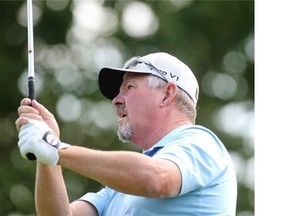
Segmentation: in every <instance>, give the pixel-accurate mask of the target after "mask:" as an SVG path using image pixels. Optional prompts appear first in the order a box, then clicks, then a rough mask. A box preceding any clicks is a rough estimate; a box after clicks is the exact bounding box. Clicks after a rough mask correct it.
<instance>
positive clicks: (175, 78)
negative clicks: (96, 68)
mask: <svg viewBox="0 0 288 216" xmlns="http://www.w3.org/2000/svg"><path fill="white" fill-rule="evenodd" d="M125 73H147V74H153V75H155V76H158V77H160V78H162V79H163V80H165V81H167V82H173V83H175V84H176V85H177V86H178V87H179V88H181V89H182V90H184V91H185V92H186V93H187V94H188V95H189V96H190V97H191V98H192V100H193V102H194V104H195V106H196V104H197V101H198V94H199V86H198V82H197V79H196V78H195V76H194V74H193V72H192V71H191V70H190V68H189V67H188V66H187V65H185V64H184V63H183V62H181V61H180V60H179V59H177V58H176V57H174V56H172V55H170V54H167V53H163V52H159V53H152V54H149V55H146V56H143V57H139V56H137V57H133V58H131V59H130V60H128V61H127V62H126V63H125V64H124V67H123V68H110V67H104V68H102V69H101V70H100V73H99V79H98V82H99V88H100V91H101V93H102V94H103V95H104V96H105V97H107V98H108V99H111V100H113V98H115V97H116V96H117V95H118V93H119V89H120V86H121V84H122V81H123V76H124V74H125Z"/></svg>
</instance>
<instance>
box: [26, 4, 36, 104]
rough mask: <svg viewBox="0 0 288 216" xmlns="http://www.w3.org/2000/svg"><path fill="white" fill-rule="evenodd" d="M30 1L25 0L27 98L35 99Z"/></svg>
mask: <svg viewBox="0 0 288 216" xmlns="http://www.w3.org/2000/svg"><path fill="white" fill-rule="evenodd" d="M32 6H33V5H32V0H27V27H28V97H29V98H30V99H31V100H33V99H35V86H34V37H33V10H32Z"/></svg>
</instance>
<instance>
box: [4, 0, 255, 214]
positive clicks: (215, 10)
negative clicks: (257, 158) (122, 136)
mask: <svg viewBox="0 0 288 216" xmlns="http://www.w3.org/2000/svg"><path fill="white" fill-rule="evenodd" d="M33 4H34V6H33V16H34V47H35V68H36V78H35V79H36V94H37V100H38V101H39V102H40V103H43V104H44V105H45V106H46V107H47V108H49V109H50V110H51V111H52V112H53V113H54V114H55V116H56V118H57V119H58V121H59V124H60V128H61V139H62V140H63V141H65V142H70V143H72V144H77V145H82V146H87V147H90V148H97V149H103V150H111V149H114V150H117V149H127V150H133V151H139V150H138V149H136V148H135V147H133V146H132V145H130V144H123V143H121V142H120V141H118V138H117V135H116V130H117V118H116V116H115V114H114V108H113V107H112V105H111V102H110V101H108V100H106V99H105V98H104V97H103V96H102V95H101V94H100V92H99V89H98V84H97V75H98V72H99V69H100V68H101V67H103V66H115V67H120V66H122V65H123V63H124V62H125V60H127V59H128V58H130V57H132V56H134V55H145V54H148V53H151V52H157V51H164V52H168V53H170V54H172V55H175V56H177V57H178V58H180V59H181V60H182V61H183V62H185V63H186V64H187V65H188V66H190V68H191V69H192V70H193V72H194V73H195V75H196V77H197V79H198V82H199V84H200V99H199V103H198V117H197V124H200V125H203V126H206V127H208V128H210V129H211V130H213V131H214V132H215V133H216V134H217V135H218V136H219V137H220V139H222V141H223V142H224V144H225V145H226V147H227V149H228V150H229V152H230V154H231V157H232V159H233V162H234V165H235V168H236V171H237V178H238V202H237V216H252V215H254V1H195V0H194V1H193V0H161V1H156V0H150V1H132V0H131V1H130V0H118V1H104V0H60V1H54V0H52V1H50V0H41V1H36V0H34V1H33ZM26 18H27V17H26V2H25V1H0V32H1V34H0V65H1V67H0V70H1V78H0V82H1V85H0V86H1V91H0V96H1V106H0V163H1V168H0V215H1V216H2V215H4V216H6V215H7V216H21V215H36V213H35V207H34V195H33V194H34V182H35V163H34V162H30V161H26V160H24V159H22V157H21V156H20V153H19V150H18V147H17V141H18V139H17V131H16V129H15V126H14V122H15V120H16V118H17V108H18V105H19V102H20V100H21V99H22V98H23V97H24V96H26V95H27V67H28V63H27V28H26V26H27V24H26V23H27V19H26ZM63 171H64V175H65V179H66V184H67V189H68V193H69V197H70V199H71V201H72V200H74V199H77V198H78V197H80V196H81V195H82V194H84V193H85V192H87V191H97V190H99V189H100V188H101V185H99V184H98V183H97V182H93V181H91V180H89V179H86V178H84V177H82V176H79V175H77V174H75V173H72V172H70V171H69V170H65V169H64V170H63Z"/></svg>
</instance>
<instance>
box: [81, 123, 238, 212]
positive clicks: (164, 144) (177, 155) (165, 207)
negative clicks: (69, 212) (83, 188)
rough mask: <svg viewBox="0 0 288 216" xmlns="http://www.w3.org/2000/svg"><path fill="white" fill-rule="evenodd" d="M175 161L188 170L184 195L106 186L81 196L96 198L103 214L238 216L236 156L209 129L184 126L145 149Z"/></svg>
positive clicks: (92, 200)
mask: <svg viewBox="0 0 288 216" xmlns="http://www.w3.org/2000/svg"><path fill="white" fill-rule="evenodd" d="M143 154H146V155H148V156H150V157H156V158H163V159H167V160H171V161H173V162H174V163H175V164H177V166H178V167H179V169H180V171H181V175H182V186H181V191H180V193H179V195H178V196H176V197H172V198H162V199H156V198H147V197H141V196H134V195H129V194H124V193H120V192H118V191H115V190H113V189H111V188H108V187H105V188H103V189H102V190H100V191H99V192H97V193H93V192H90V193H87V194H85V195H84V196H83V197H81V198H80V200H83V201H87V202H89V203H91V204H92V205H93V206H95V208H96V209H97V210H98V213H99V216H124V215H125V216H126V215H127V216H154V215H155V216H156V215H157V216H167V215H171V216H178V215H179V216H180V215H183V216H184V215H185V216H187V215H195V216H196V215H197V216H202V215H203V216H204V215H205V216H208V215H211V216H212V215H213V216H220V215H221V216H224V215H225V216H234V215H235V212H236V197H237V182H236V175H235V171H234V168H233V165H232V161H231V158H230V156H229V154H228V152H227V150H226V148H225V146H224V145H223V144H222V142H221V141H220V140H219V139H218V138H217V137H216V135H215V134H213V133H212V132H211V131H210V130H208V129H207V128H204V127H202V126H198V125H190V126H182V127H179V128H177V129H175V130H173V131H172V132H170V133H169V134H168V135H166V136H165V137H163V138H162V139H161V140H160V141H159V142H158V143H156V144H155V145H154V146H153V147H152V148H150V149H148V150H146V151H144V152H143Z"/></svg>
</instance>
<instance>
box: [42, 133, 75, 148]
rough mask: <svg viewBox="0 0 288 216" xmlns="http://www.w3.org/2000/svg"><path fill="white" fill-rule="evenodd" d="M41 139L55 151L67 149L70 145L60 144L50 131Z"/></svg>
mask: <svg viewBox="0 0 288 216" xmlns="http://www.w3.org/2000/svg"><path fill="white" fill-rule="evenodd" d="M42 139H43V140H44V141H45V142H46V143H48V144H49V145H51V146H53V147H54V148H56V149H62V148H68V147H69V146H70V145H69V144H67V143H63V142H61V141H60V140H59V139H58V137H57V136H55V134H54V133H53V132H52V131H47V132H46V133H45V134H44V135H43V137H42Z"/></svg>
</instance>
